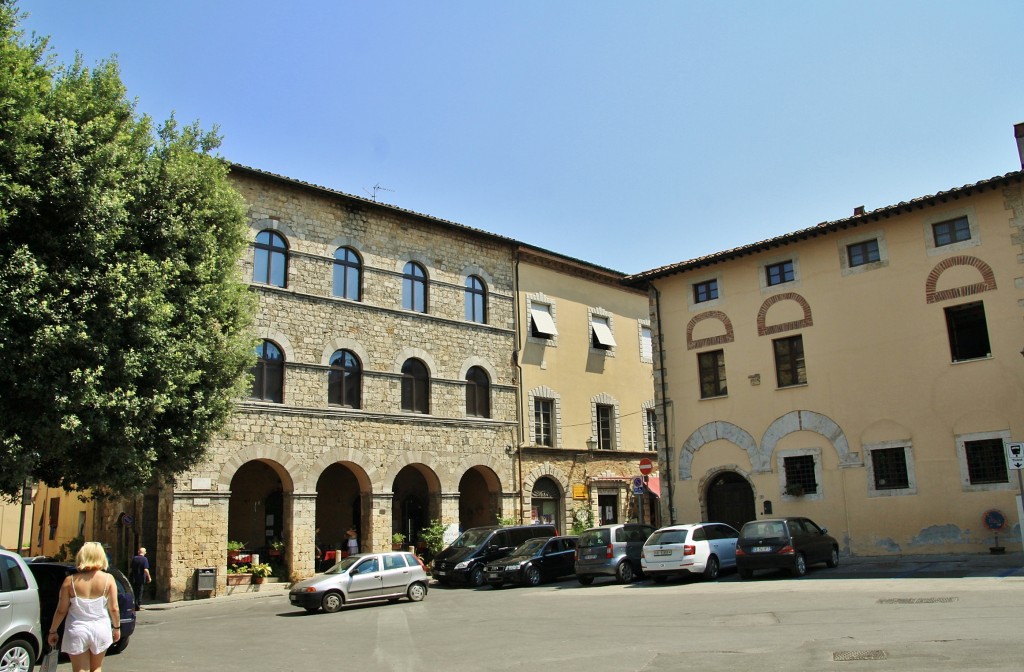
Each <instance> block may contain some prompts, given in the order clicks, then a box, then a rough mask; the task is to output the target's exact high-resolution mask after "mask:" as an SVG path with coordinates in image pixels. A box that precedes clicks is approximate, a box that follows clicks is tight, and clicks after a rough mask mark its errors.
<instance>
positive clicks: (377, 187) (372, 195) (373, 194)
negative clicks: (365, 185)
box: [363, 182, 395, 203]
mask: <svg viewBox="0 0 1024 672" xmlns="http://www.w3.org/2000/svg"><path fill="white" fill-rule="evenodd" d="M363 191H365V192H366V195H367V196H369V197H370V198H371V199H373V202H374V203H376V202H377V192H378V191H390V192H392V193H394V191H395V190H394V189H388V188H387V187H382V186H380V183H379V182H378V183H377V184H375V185H373V191H372V192H371V191H370V190H368V189H363Z"/></svg>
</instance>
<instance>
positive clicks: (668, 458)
mask: <svg viewBox="0 0 1024 672" xmlns="http://www.w3.org/2000/svg"><path fill="white" fill-rule="evenodd" d="M650 288H651V291H652V292H654V317H655V322H656V323H657V325H658V369H659V370H660V371H661V428H662V430H663V432H664V436H665V441H664V444H665V446H664V450H665V484H666V485H667V486H668V488H667V492H668V522H669V525H675V524H676V501H675V499H673V497H672V476H673V472H672V446H670V445H669V443H668V404H667V403H666V399H668V390H667V388H666V386H665V346H664V343H665V337H664V333H665V332H664V331H662V330H661V292H659V291H658V288H657V287H655V286H654V285H653V284H652V285H651V286H650Z"/></svg>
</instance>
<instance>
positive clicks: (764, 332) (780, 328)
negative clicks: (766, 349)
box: [757, 292, 814, 336]
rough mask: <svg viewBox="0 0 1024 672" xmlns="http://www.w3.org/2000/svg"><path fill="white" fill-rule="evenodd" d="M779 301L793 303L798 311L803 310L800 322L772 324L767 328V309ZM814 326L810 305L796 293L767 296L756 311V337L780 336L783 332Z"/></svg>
mask: <svg viewBox="0 0 1024 672" xmlns="http://www.w3.org/2000/svg"><path fill="white" fill-rule="evenodd" d="M780 301H795V302H796V303H797V305H799V306H800V309H801V310H803V313H804V317H803V319H802V320H794V321H792V322H783V323H781V324H773V325H771V326H770V327H769V326H767V324H766V321H767V318H768V309H769V308H771V307H772V306H774V305H775V304H776V303H779V302H780ZM813 324H814V319H813V318H812V316H811V304H809V303H807V299H805V298H804V297H802V296H800V295H799V294H797V293H796V292H782V293H781V294H775V295H774V296H769V297H768V298H767V299H765V300H764V303H762V304H761V309H760V310H758V311H757V335H758V336H770V335H772V334H781V333H782V332H784V331H793V330H794V329H803V328H804V327H810V326H812V325H813Z"/></svg>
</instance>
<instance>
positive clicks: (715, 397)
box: [698, 392, 729, 401]
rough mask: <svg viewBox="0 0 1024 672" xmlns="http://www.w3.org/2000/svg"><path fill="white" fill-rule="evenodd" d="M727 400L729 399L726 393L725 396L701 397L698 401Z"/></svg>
mask: <svg viewBox="0 0 1024 672" xmlns="http://www.w3.org/2000/svg"><path fill="white" fill-rule="evenodd" d="M728 398H729V393H728V392H726V393H725V394H716V395H715V396H713V397H701V398H700V399H698V401H714V400H715V399H728Z"/></svg>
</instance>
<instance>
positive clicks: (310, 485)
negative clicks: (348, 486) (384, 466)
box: [296, 446, 380, 492]
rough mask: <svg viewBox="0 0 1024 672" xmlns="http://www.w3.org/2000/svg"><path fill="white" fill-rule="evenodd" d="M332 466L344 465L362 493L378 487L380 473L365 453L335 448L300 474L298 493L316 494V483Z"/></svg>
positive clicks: (353, 449)
mask: <svg viewBox="0 0 1024 672" xmlns="http://www.w3.org/2000/svg"><path fill="white" fill-rule="evenodd" d="M332 464H344V465H345V466H346V467H348V468H349V469H350V470H351V471H352V473H353V474H355V477H356V481H357V482H358V483H359V489H360V490H362V491H364V492H369V491H372V490H376V489H377V488H379V486H380V472H379V471H377V467H375V466H374V464H373V462H371V461H370V459H369V458H368V457H367V456H366V453H364V452H362V451H361V450H359V449H357V448H343V447H340V446H335V447H333V448H331V449H330V450H328V451H327V452H326V453H324V454H323V455H321V456H320V457H319V458H317V460H316V461H315V462H313V464H311V465H310V466H309V468H308V469H307V470H306V471H305V472H304V473H303V474H302V479H301V480H299V481H297V482H296V485H297V486H298V490H299V491H300V492H316V484H317V481H318V480H320V475H321V474H323V473H324V470H326V469H327V468H328V467H329V466H331V465H332Z"/></svg>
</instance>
